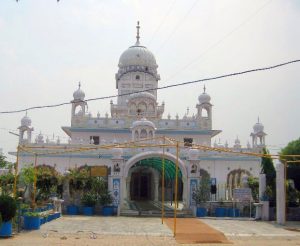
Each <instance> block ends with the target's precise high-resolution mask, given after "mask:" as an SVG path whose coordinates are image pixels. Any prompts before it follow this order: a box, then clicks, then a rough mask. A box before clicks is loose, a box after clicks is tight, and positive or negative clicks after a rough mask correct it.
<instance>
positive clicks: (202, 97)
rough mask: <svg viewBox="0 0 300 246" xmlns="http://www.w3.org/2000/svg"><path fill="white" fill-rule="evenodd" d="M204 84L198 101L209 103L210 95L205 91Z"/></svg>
mask: <svg viewBox="0 0 300 246" xmlns="http://www.w3.org/2000/svg"><path fill="white" fill-rule="evenodd" d="M205 91H206V88H205V86H204V87H203V93H202V94H201V95H200V96H199V97H198V100H199V103H200V104H202V103H210V99H211V98H210V95H208V94H207V93H206V92H205Z"/></svg>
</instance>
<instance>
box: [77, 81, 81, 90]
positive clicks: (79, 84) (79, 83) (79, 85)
mask: <svg viewBox="0 0 300 246" xmlns="http://www.w3.org/2000/svg"><path fill="white" fill-rule="evenodd" d="M78 87H79V89H80V87H81V82H80V81H79V82H78Z"/></svg>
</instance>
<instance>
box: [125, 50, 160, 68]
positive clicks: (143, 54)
mask: <svg viewBox="0 0 300 246" xmlns="http://www.w3.org/2000/svg"><path fill="white" fill-rule="evenodd" d="M128 66H143V67H145V68H146V69H147V68H157V64H156V60H155V57H154V55H153V54H152V52H151V51H149V50H148V49H147V48H146V47H145V46H140V45H135V46H131V47H129V48H128V49H127V50H125V51H124V52H123V54H122V55H121V57H120V59H119V68H124V67H128Z"/></svg>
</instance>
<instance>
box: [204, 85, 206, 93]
mask: <svg viewBox="0 0 300 246" xmlns="http://www.w3.org/2000/svg"><path fill="white" fill-rule="evenodd" d="M205 91H206V87H205V84H204V86H203V93H205Z"/></svg>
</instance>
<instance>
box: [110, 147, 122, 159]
mask: <svg viewBox="0 0 300 246" xmlns="http://www.w3.org/2000/svg"><path fill="white" fill-rule="evenodd" d="M111 152H112V156H113V158H114V159H121V158H122V155H123V149H121V148H113V149H112V151H111Z"/></svg>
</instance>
